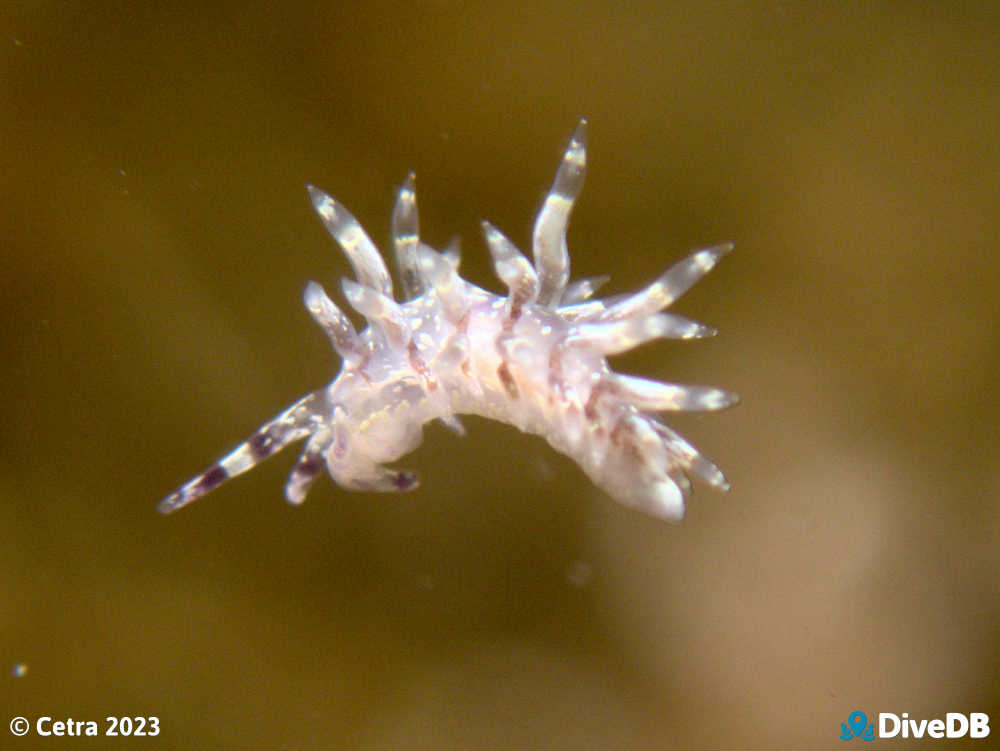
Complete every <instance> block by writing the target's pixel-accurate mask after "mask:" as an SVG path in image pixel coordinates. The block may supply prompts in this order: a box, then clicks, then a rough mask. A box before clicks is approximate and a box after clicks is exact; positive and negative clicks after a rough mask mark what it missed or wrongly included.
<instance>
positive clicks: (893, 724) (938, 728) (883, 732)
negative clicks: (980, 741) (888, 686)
mask: <svg viewBox="0 0 1000 751" xmlns="http://www.w3.org/2000/svg"><path fill="white" fill-rule="evenodd" d="M875 725H876V724H875V723H874V722H871V723H870V722H868V716H867V715H866V714H865V713H864V712H862V711H860V710H857V709H856V710H854V711H853V712H851V714H850V715H848V717H847V722H842V723H840V740H842V741H849V740H851V739H852V738H860V739H861V740H863V741H873V740H875V739H876V738H964V737H966V736H969V737H970V738H986V737H988V736H989V734H990V716H989V715H988V714H986V713H985V712H970V713H969V714H963V713H962V712H948V713H947V714H946V715H945V716H944V719H941V718H934V719H930V720H928V719H922V720H913V719H910V715H909V713H907V712H903V713H902V714H893V713H892V712H879V715H878V733H877V734H876V730H875Z"/></svg>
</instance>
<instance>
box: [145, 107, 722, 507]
mask: <svg viewBox="0 0 1000 751" xmlns="http://www.w3.org/2000/svg"><path fill="white" fill-rule="evenodd" d="M586 135H587V123H586V120H581V121H580V124H579V126H578V127H577V129H576V132H575V133H574V134H573V137H572V138H571V139H570V142H569V146H568V148H567V149H566V153H565V155H564V156H563V160H562V163H561V164H560V165H559V169H558V171H557V172H556V177H555V181H554V182H553V184H552V189H551V190H550V191H549V193H548V195H547V196H546V198H545V203H544V205H543V206H542V209H541V211H540V212H539V214H538V218H537V219H536V221H535V228H534V232H533V234H532V254H533V257H534V261H533V262H532V261H530V260H529V259H528V258H526V257H525V256H524V254H523V253H521V251H520V250H518V248H517V247H516V246H515V245H514V243H513V242H511V241H510V240H509V239H508V238H507V237H506V236H505V235H504V234H503V233H502V232H501V231H500V230H499V229H497V228H496V227H494V226H493V225H492V224H490V223H489V222H483V233H484V235H485V238H486V245H487V247H488V248H489V251H490V254H491V255H492V257H493V265H494V268H495V270H496V274H497V276H498V277H499V278H500V280H501V281H502V282H503V283H504V285H506V287H507V289H508V292H507V295H506V296H505V297H500V296H497V295H494V294H493V293H491V292H487V291H486V290H483V289H480V288H479V287H477V286H475V285H474V284H471V283H470V282H468V281H466V280H465V279H463V278H462V277H461V276H459V274H458V252H457V248H448V249H446V250H445V251H444V252H438V251H437V250H434V249H433V248H431V247H430V246H428V245H426V244H425V243H423V242H421V241H420V234H419V225H418V220H417V201H416V193H415V186H414V176H413V174H412V173H411V174H410V175H408V176H407V178H406V180H405V181H404V182H403V185H402V187H401V188H400V190H399V194H398V197H397V199H396V205H395V207H394V209H393V212H392V240H393V246H394V248H395V251H396V263H397V265H398V266H399V274H400V286H401V287H402V299H403V302H399V301H397V300H396V299H395V298H394V296H393V284H392V278H391V277H390V276H389V271H388V269H386V266H385V262H384V261H383V260H382V255H381V254H380V253H379V251H378V248H376V247H375V244H374V243H373V242H372V241H371V239H370V238H369V237H368V235H367V234H366V233H365V231H364V229H362V227H361V225H360V224H359V223H358V221H357V220H356V219H355V218H354V217H353V216H352V215H351V213H350V212H349V211H348V210H347V209H345V208H344V207H343V206H342V205H341V204H340V203H339V202H338V201H336V200H335V199H333V198H331V197H330V196H328V195H326V194H325V193H323V192H322V191H321V190H318V189H317V188H314V187H313V186H311V185H310V186H308V187H309V196H310V197H311V199H312V202H313V206H315V208H316V211H317V212H318V213H319V215H320V218H321V219H322V221H323V224H324V225H325V227H326V229H327V231H328V232H329V233H330V235H331V236H332V237H333V238H334V240H336V241H337V242H338V243H339V244H340V246H341V247H342V248H343V250H344V253H345V254H346V255H347V259H348V261H350V264H351V266H352V268H353V269H354V273H355V276H356V278H357V281H351V280H349V279H344V280H342V284H341V288H342V290H343V293H344V297H345V299H346V300H347V302H348V304H349V305H350V306H351V307H352V308H353V309H354V310H355V311H357V312H358V313H360V314H361V315H362V316H364V318H365V320H366V322H367V324H368V326H367V328H366V329H364V331H361V332H358V331H357V330H355V328H354V325H353V324H352V323H351V321H350V319H349V318H348V317H347V316H346V315H345V314H344V313H343V312H342V311H341V310H340V308H338V307H337V305H336V304H335V303H334V302H333V301H332V300H331V299H330V298H329V297H328V296H327V294H326V292H325V291H324V290H323V288H322V287H321V286H320V285H319V284H317V283H316V282H309V283H308V284H307V285H306V289H305V295H304V301H305V305H306V308H307V309H308V310H309V313H310V314H311V315H312V317H313V318H314V319H315V320H316V323H318V324H319V325H320V326H321V327H322V328H323V330H324V331H325V332H326V334H327V336H328V337H329V338H330V343H331V344H332V345H333V348H334V349H335V350H336V351H337V354H339V355H340V357H341V358H342V360H343V363H342V366H341V369H340V373H339V374H338V375H337V377H336V378H335V379H334V380H333V382H332V383H330V384H329V385H328V386H326V387H324V388H321V389H319V390H317V391H314V392H313V393H311V394H308V395H307V396H305V397H303V398H302V399H299V400H298V401H297V402H295V403H294V404H293V405H291V406H290V407H289V408H288V409H286V410H285V411H284V412H282V413H281V414H280V415H278V416H277V417H276V418H274V419H273V420H271V421H270V422H268V423H266V424H265V425H263V426H262V427H261V428H259V429H258V430H257V432H255V433H254V434H253V435H252V436H250V438H248V439H247V441H246V442H245V443H243V444H242V445H240V446H239V447H237V448H236V449H235V450H234V451H233V452H232V453H230V454H229V455H228V456H226V457H224V458H222V459H220V460H219V461H218V462H216V463H215V464H213V465H212V466H211V467H209V468H208V469H207V470H205V472H203V473H202V474H200V475H198V476H197V477H195V478H194V479H193V480H191V481H190V482H188V483H187V484H186V485H183V486H182V487H181V488H179V489H178V490H176V491H175V492H173V493H171V494H170V495H169V496H167V497H166V498H165V499H164V500H163V501H162V502H161V503H160V505H159V510H160V511H161V512H163V513H169V512H171V511H175V510H177V509H179V508H180V507H181V506H184V505H186V504H188V503H190V502H191V501H193V500H195V499H196V498H198V497H200V496H202V495H204V494H205V493H208V492H209V491H211V490H214V489H215V488H217V487H219V485H221V484H222V483H224V482H225V481H226V480H228V479H230V478H232V477H235V476H236V475H238V474H241V473H243V472H246V471H247V470H248V469H250V468H252V467H253V466H255V465H256V464H258V463H259V462H261V461H262V460H264V459H266V458H267V457H269V456H271V455H272V454H274V453H275V452H277V451H279V450H281V449H283V448H284V447H285V446H287V445H289V444H290V443H293V442H295V441H299V440H302V439H305V440H306V443H305V448H304V449H303V451H302V454H301V455H300V456H299V459H298V461H297V462H296V464H295V467H294V469H293V470H292V473H291V476H290V477H289V479H288V484H287V485H286V487H285V495H286V497H287V498H288V500H289V502H291V503H296V504H298V503H301V502H302V500H303V499H304V498H305V495H306V492H307V491H308V489H309V486H310V485H311V483H312V482H313V480H315V479H316V477H317V476H318V475H319V474H320V472H321V471H322V469H323V467H326V469H327V471H328V472H329V474H330V476H331V477H332V478H333V480H334V482H336V483H337V484H338V485H340V486H341V487H343V488H346V489H348V490H358V491H401V490H412V489H413V488H415V487H417V485H418V483H419V481H418V479H417V476H416V474H414V473H413V472H410V471H408V470H403V469H392V468H389V467H386V466H385V464H386V463H387V462H392V461H395V460H396V459H399V458H400V457H401V456H403V455H404V454H407V453H409V452H410V451H412V450H413V449H414V448H416V447H417V446H418V445H419V444H420V441H421V438H422V429H423V424H424V423H426V422H429V421H431V420H435V419H438V420H441V421H442V422H443V423H444V424H445V425H447V426H448V427H450V428H451V429H452V430H454V431H455V432H457V433H459V434H463V433H464V430H463V428H462V423H461V422H460V421H459V417H458V416H459V415H461V414H472V415H480V416H483V417H488V418H490V419H493V420H499V421H501V422H504V423H507V424H509V425H513V426H515V427H517V428H519V429H520V430H522V431H524V432H527V433H534V434H535V435H539V436H542V437H543V438H545V439H546V440H547V441H548V442H549V443H550V444H551V445H552V447H553V448H555V449H556V450H557V451H559V452H561V453H563V454H566V455H567V456H569V457H571V458H572V459H574V460H575V461H576V462H577V463H578V464H579V465H580V467H581V468H582V469H583V471H584V472H586V473H587V475H588V476H589V477H590V479H591V480H592V481H593V482H594V483H595V484H596V485H598V486H599V487H601V488H603V489H604V490H605V491H607V493H608V494H609V495H611V496H612V497H613V498H615V499H616V500H618V501H620V502H621V503H624V504H626V505H628V506H634V507H636V508H638V509H641V510H642V511H645V512H647V513H650V514H653V515H655V516H658V517H661V518H665V519H669V520H671V521H677V520H679V519H681V518H682V517H683V515H684V498H685V496H687V495H688V494H689V493H690V492H691V482H690V480H689V479H688V475H689V474H690V475H694V476H696V477H699V478H701V479H702V480H704V481H705V482H707V483H708V484H709V485H713V486H715V487H716V488H720V489H722V490H728V489H729V484H728V483H727V482H726V479H725V477H723V475H722V472H720V471H719V469H718V468H717V467H716V466H715V465H714V464H712V462H710V461H709V460H708V459H706V458H705V457H704V456H702V454H701V453H699V451H698V450H697V449H696V448H694V447H693V446H692V445H691V444H690V443H688V442H687V441H685V440H684V439H683V438H681V436H679V435H678V434H677V433H675V432H674V431H672V430H671V429H670V428H668V427H667V426H666V425H664V424H663V423H662V422H661V421H660V420H659V419H658V418H657V417H656V416H655V413H657V412H664V411H671V410H715V409H721V408H723V407H728V406H730V405H731V404H734V403H736V401H737V397H736V396H735V395H734V394H731V393H728V392H726V391H722V390H720V389H716V388H711V387H708V386H682V385H677V384H672V383H660V382H658V381H649V380H645V379H643V378H637V377H635V376H628V375H621V374H618V373H615V372H614V371H612V370H611V368H610V366H609V365H608V361H607V359H606V358H607V356H608V355H614V354H618V353H621V352H625V351H627V350H630V349H632V348H633V347H637V346H639V345H641V344H644V343H646V342H648V341H650V340H652V339H658V338H670V339H697V338H702V337H707V336H712V335H714V334H715V330H714V329H712V328H710V327H708V326H704V325H702V324H700V323H696V322H694V321H691V320H688V319H686V318H683V317H681V316H679V315H674V314H672V313H664V312H662V311H663V310H664V308H666V307H667V306H669V305H670V304H671V303H673V302H674V301H675V300H676V299H677V298H679V297H680V296H681V295H683V294H684V293H685V292H686V291H687V290H688V289H689V288H690V287H691V285H693V284H694V283H695V282H696V281H698V279H700V278H701V277H702V276H704V275H705V274H706V273H708V272H709V271H710V270H711V269H712V267H713V266H715V264H716V262H718V260H719V258H721V257H722V256H723V255H725V254H726V253H728V252H729V251H730V250H731V249H732V245H731V244H728V243H727V244H724V245H717V246H715V247H711V248H705V249H704V250H699V251H698V252H696V253H694V254H693V255H691V256H689V257H688V258H686V259H684V260H682V261H680V262H679V263H677V264H675V265H674V266H672V267H671V268H670V269H669V270H668V271H666V272H665V273H664V274H663V275H662V276H660V278H659V279H657V280H656V281H655V282H653V283H652V284H651V285H649V286H648V287H646V288H645V289H643V290H641V291H640V292H637V293H635V294H632V295H627V296H618V297H616V298H614V299H610V300H597V299H591V298H592V295H593V294H594V292H595V291H596V290H597V288H598V287H600V286H601V284H603V283H604V282H605V281H607V277H595V278H591V279H581V280H579V281H576V282H573V283H570V282H569V252H568V250H567V247H566V227H567V224H568V221H569V216H570V212H571V211H572V209H573V203H574V201H575V200H576V198H577V196H578V195H579V193H580V189H581V187H582V186H583V178H584V172H585V169H586V162H587V156H586Z"/></svg>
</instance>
